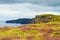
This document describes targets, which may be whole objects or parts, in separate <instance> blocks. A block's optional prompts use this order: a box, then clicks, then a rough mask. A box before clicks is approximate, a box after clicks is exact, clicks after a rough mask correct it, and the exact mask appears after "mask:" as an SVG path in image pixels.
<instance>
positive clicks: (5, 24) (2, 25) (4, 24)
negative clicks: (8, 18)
mask: <svg viewBox="0 0 60 40" xmlns="http://www.w3.org/2000/svg"><path fill="white" fill-rule="evenodd" d="M21 25H22V24H17V23H6V22H5V21H0V27H5V26H10V27H17V26H21Z"/></svg>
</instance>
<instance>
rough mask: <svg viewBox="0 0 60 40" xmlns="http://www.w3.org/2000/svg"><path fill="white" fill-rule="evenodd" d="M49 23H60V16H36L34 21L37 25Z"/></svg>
mask: <svg viewBox="0 0 60 40" xmlns="http://www.w3.org/2000/svg"><path fill="white" fill-rule="evenodd" d="M48 22H60V16H58V15H52V14H44V15H36V17H35V19H34V23H35V24H39V23H48Z"/></svg>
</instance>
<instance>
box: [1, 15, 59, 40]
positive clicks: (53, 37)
mask: <svg viewBox="0 0 60 40" xmlns="http://www.w3.org/2000/svg"><path fill="white" fill-rule="evenodd" d="M41 16H42V18H41ZM46 19H47V21H46ZM33 21H34V22H33V23H35V24H26V25H23V26H17V27H8V26H6V27H4V28H0V40H60V16H57V15H50V14H49V15H45V14H44V15H37V16H36V18H35V20H33Z"/></svg>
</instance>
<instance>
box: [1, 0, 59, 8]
mask: <svg viewBox="0 0 60 40" xmlns="http://www.w3.org/2000/svg"><path fill="white" fill-rule="evenodd" d="M0 3H1V4H16V3H33V4H37V5H47V6H55V7H56V6H60V0H0Z"/></svg>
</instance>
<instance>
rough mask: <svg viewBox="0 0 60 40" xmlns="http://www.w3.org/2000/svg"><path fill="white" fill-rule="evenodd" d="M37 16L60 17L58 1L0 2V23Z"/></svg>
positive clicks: (13, 0) (17, 0)
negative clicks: (54, 15) (49, 15)
mask: <svg viewBox="0 0 60 40" xmlns="http://www.w3.org/2000/svg"><path fill="white" fill-rule="evenodd" d="M39 14H57V15H60V0H0V21H6V20H12V19H18V18H34V17H35V15H39Z"/></svg>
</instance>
